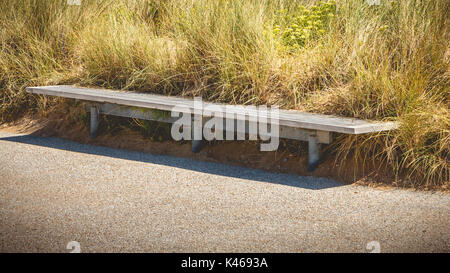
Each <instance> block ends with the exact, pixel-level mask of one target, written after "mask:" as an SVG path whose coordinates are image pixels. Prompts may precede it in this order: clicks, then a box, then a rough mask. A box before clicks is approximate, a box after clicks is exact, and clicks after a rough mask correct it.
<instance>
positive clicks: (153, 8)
mask: <svg viewBox="0 0 450 273" xmlns="http://www.w3.org/2000/svg"><path fill="white" fill-rule="evenodd" d="M448 14H450V4H449V2H448V1H446V0H435V1H426V0H404V1H398V0H381V5H380V6H370V5H368V3H367V1H365V0H347V1H344V0H343V1H336V2H333V1H329V2H319V1H312V0H272V1H269V0H248V1H225V0H217V1H201V0H199V1H192V0H165V1H163V0H160V1H157V0H154V1H138V0H127V1H125V0H118V1H113V0H100V1H94V0H89V1H88V0H83V1H82V4H81V6H69V5H67V3H66V1H62V0H61V1H53V0H10V1H2V2H0V103H1V105H0V121H6V120H11V119H14V118H17V117H18V116H20V114H21V113H24V112H26V111H33V109H36V108H37V107H40V105H41V104H42V101H40V100H39V99H36V98H32V97H30V96H25V94H24V88H25V87H26V86H31V85H44V84H67V83H74V84H80V85H89V86H101V87H106V88H119V89H132V90H138V91H144V92H151V93H159V94H167V95H178V96H194V95H195V96H202V97H203V98H204V99H205V100H210V101H218V102H226V103H235V104H256V105H259V104H269V105H271V104H272V105H273V104H276V105H279V106H280V107H282V108H286V109H298V110H304V111H311V112H317V113H325V114H335V115H340V116H347V117H356V118H362V119H372V120H397V121H399V122H400V124H401V127H400V129H399V130H397V131H393V132H391V133H389V134H383V135H376V136H374V135H370V136H362V137H361V136H360V137H352V136H340V137H339V138H338V139H337V140H336V141H335V143H334V144H333V147H334V152H336V153H337V156H338V157H339V158H340V159H342V157H343V156H345V157H348V158H353V159H354V160H358V161H369V160H373V161H380V162H384V163H386V164H388V165H389V166H392V169H393V170H394V171H395V172H396V173H400V172H404V173H406V175H407V178H408V182H407V183H410V184H411V185H413V186H416V187H436V186H438V187H439V186H443V185H444V186H448V185H449V183H450V182H449V180H450V179H449V177H450V175H449V174H450V168H449V149H450V137H449V135H450V134H449V128H450V126H449V122H450V116H449V61H450V49H449V44H450V43H449V29H448V25H449V24H448V23H449V22H448V21H449V19H448Z"/></svg>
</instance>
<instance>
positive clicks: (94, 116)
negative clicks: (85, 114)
mask: <svg viewBox="0 0 450 273" xmlns="http://www.w3.org/2000/svg"><path fill="white" fill-rule="evenodd" d="M90 112H91V124H90V133H91V138H95V136H96V135H97V129H98V123H99V111H98V107H97V106H91V107H90Z"/></svg>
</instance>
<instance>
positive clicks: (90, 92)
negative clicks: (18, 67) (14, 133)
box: [27, 85, 398, 134]
mask: <svg viewBox="0 0 450 273" xmlns="http://www.w3.org/2000/svg"><path fill="white" fill-rule="evenodd" d="M27 92H28V93H33V94H40V95H48V96H56V97H63V98H71V99H79V100H83V101H89V102H97V103H111V104H117V105H124V106H130V107H141V108H149V109H158V110H163V111H171V110H172V109H173V107H175V106H179V107H180V106H181V107H184V108H186V109H188V110H189V111H190V112H192V113H193V112H194V111H195V110H196V109H195V105H194V100H193V99H188V98H180V97H169V96H161V95H155V94H149V93H137V92H130V91H117V90H109V89H96V88H84V87H76V86H67V85H57V86H39V87H28V88H27ZM211 105H217V106H221V107H223V106H225V104H219V103H208V102H205V101H204V102H203V108H205V107H208V106H211ZM223 109H225V108H223ZM197 110H198V109H197ZM226 112H227V113H233V114H241V115H242V114H244V113H245V114H247V115H249V116H257V115H258V112H257V111H254V110H253V109H250V108H249V107H246V106H239V105H235V106H230V105H227V108H226ZM223 114H224V116H225V113H223ZM279 124H280V125H282V126H288V127H294V128H303V129H310V130H317V131H327V132H337V133H345V134H364V133H374V132H381V131H388V130H393V129H396V128H397V127H398V125H397V123H395V122H369V121H365V120H360V119H354V118H342V117H336V116H331V115H320V114H314V113H307V112H300V111H295V110H280V111H279Z"/></svg>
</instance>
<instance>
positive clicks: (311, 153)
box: [308, 134, 320, 172]
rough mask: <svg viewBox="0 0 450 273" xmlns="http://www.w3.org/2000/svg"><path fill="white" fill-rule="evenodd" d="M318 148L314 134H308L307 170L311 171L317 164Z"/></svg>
mask: <svg viewBox="0 0 450 273" xmlns="http://www.w3.org/2000/svg"><path fill="white" fill-rule="evenodd" d="M319 161H320V149H319V143H318V140H317V136H316V134H311V135H309V140H308V171H309V172H312V171H314V170H315V169H316V167H317V165H319Z"/></svg>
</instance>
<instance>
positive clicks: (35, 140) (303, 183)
mask: <svg viewBox="0 0 450 273" xmlns="http://www.w3.org/2000/svg"><path fill="white" fill-rule="evenodd" d="M0 140H1V141H10V142H17V143H23V144H29V145H37V146H42V147H47V148H53V149H59V150H65V151H70V152H77V153H85V154H92V155H99V156H106V157H113V158H120V159H125V160H132V161H139V162H144V163H152V164H158V165H165V166H170V167H176V168H181V169H186V170H191V171H196V172H202V173H209V174H214V175H220V176H228V177H234V178H240V179H247V180H254V181H259V182H266V183H273V184H279V185H284V186H291V187H298V188H303V189H309V190H321V189H327V188H334V187H340V186H345V184H342V183H339V182H337V181H334V180H332V179H328V178H321V177H312V176H299V175H294V174H283V173H272V172H267V171H263V170H258V169H252V168H244V167H239V166H231V165H225V164H221V163H215V162H204V161H199V160H194V159H191V158H182V157H174V156H168V155H154V154H149V153H144V152H137V151H130V150H123V149H115V148H109V147H103V146H94V145H90V144H80V143H77V142H73V141H70V140H64V139H60V138H54V137H40V136H35V135H20V136H11V137H3V138H0Z"/></svg>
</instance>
